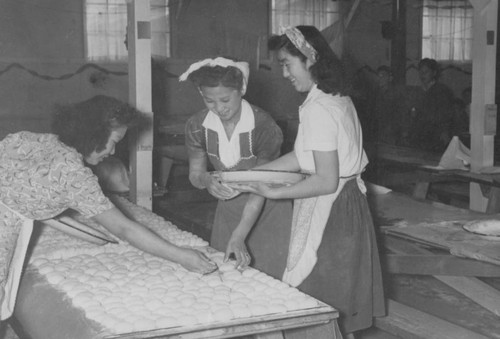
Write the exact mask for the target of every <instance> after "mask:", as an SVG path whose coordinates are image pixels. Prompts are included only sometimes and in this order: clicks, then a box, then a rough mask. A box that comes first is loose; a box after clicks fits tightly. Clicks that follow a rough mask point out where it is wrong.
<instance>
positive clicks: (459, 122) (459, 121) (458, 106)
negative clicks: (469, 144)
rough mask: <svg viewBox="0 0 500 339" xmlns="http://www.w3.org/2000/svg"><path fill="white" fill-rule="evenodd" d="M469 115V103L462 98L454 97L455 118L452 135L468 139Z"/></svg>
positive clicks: (452, 124) (462, 139)
mask: <svg viewBox="0 0 500 339" xmlns="http://www.w3.org/2000/svg"><path fill="white" fill-rule="evenodd" d="M468 133H469V115H468V114H467V105H466V104H465V102H464V101H463V100H462V99H460V98H455V99H453V119H452V121H451V135H452V136H458V137H459V138H460V140H461V141H462V142H463V141H464V139H468Z"/></svg>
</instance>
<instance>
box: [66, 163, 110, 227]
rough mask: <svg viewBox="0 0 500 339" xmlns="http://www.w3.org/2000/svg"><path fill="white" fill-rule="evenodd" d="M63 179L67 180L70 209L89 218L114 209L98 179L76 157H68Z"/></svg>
mask: <svg viewBox="0 0 500 339" xmlns="http://www.w3.org/2000/svg"><path fill="white" fill-rule="evenodd" d="M61 178H65V179H64V180H65V182H64V185H65V188H66V194H67V199H68V207H70V208H72V209H74V210H76V211H78V212H80V213H81V214H82V215H83V216H85V217H87V218H89V217H93V216H95V215H97V214H101V213H102V212H105V211H107V210H110V209H111V208H113V207H114V205H113V204H112V203H111V201H110V200H109V199H108V198H107V197H106V196H105V195H104V193H103V192H102V190H101V187H100V186H99V183H98V179H97V177H96V176H95V175H94V174H93V173H92V171H91V170H90V168H88V167H86V166H85V165H84V164H83V162H82V160H81V159H78V158H77V157H76V156H74V155H73V156H72V155H69V156H66V161H65V162H64V164H62V165H61Z"/></svg>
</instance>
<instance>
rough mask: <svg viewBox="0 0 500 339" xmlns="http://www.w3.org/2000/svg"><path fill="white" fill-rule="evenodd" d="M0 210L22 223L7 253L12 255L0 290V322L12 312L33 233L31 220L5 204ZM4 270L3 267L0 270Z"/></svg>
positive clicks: (1, 204) (1, 205)
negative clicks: (1, 294)
mask: <svg viewBox="0 0 500 339" xmlns="http://www.w3.org/2000/svg"><path fill="white" fill-rule="evenodd" d="M0 208H2V209H6V210H8V211H11V212H12V213H14V214H15V215H17V216H18V217H19V218H21V220H22V221H23V223H22V226H21V229H20V230H19V234H18V235H17V240H16V242H15V245H14V244H12V245H14V247H13V248H12V249H9V252H10V253H12V251H13V254H12V257H11V261H10V262H8V263H7V277H6V282H5V284H4V285H3V284H2V285H3V286H0V288H3V289H4V296H3V299H2V300H1V308H0V320H5V319H8V318H9V317H10V316H11V315H12V313H13V312H14V307H15V305H16V297H17V291H18V289H19V283H20V281H21V274H22V271H23V266H24V260H25V258H26V253H27V251H28V245H29V242H30V238H31V233H32V231H33V220H32V219H28V218H26V217H24V216H22V215H21V214H19V213H17V212H16V211H14V210H12V209H10V208H9V207H7V206H6V205H5V204H3V203H1V202H0ZM0 269H2V270H3V269H4V267H2V268H0Z"/></svg>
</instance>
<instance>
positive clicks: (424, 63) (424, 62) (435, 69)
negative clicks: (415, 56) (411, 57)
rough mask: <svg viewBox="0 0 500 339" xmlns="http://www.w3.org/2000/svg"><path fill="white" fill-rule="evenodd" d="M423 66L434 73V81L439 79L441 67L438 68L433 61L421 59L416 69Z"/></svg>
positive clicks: (436, 63)
mask: <svg viewBox="0 0 500 339" xmlns="http://www.w3.org/2000/svg"><path fill="white" fill-rule="evenodd" d="M424 66H425V67H427V68H428V69H430V70H431V71H433V72H434V79H435V80H437V79H439V77H440V76H441V67H439V64H438V62H437V61H436V60H435V59H430V58H423V59H422V60H420V61H419V63H418V69H420V68H421V67H424Z"/></svg>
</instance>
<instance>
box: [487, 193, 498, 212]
mask: <svg viewBox="0 0 500 339" xmlns="http://www.w3.org/2000/svg"><path fill="white" fill-rule="evenodd" d="M498 212H500V188H499V187H496V186H493V187H491V188H490V191H489V192H488V205H487V206H486V213H498Z"/></svg>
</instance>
